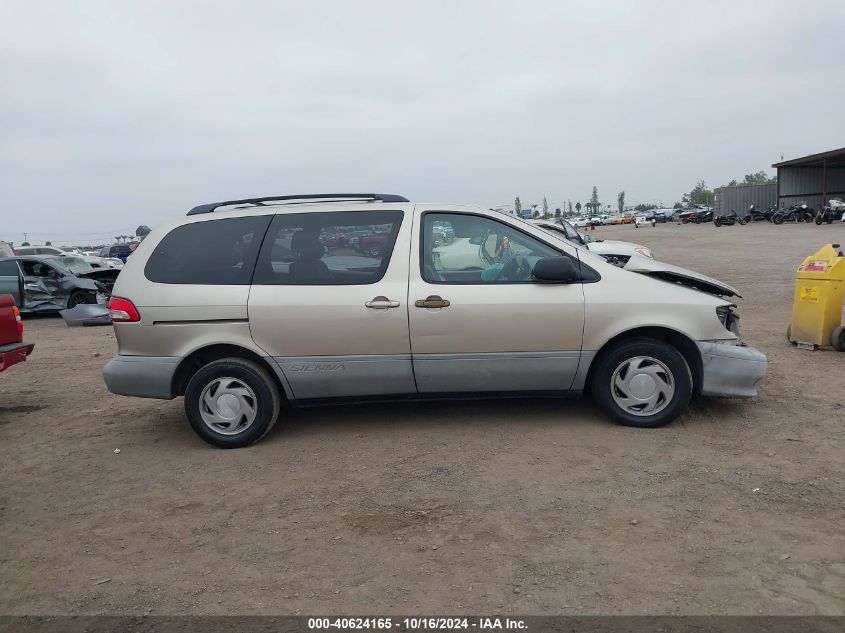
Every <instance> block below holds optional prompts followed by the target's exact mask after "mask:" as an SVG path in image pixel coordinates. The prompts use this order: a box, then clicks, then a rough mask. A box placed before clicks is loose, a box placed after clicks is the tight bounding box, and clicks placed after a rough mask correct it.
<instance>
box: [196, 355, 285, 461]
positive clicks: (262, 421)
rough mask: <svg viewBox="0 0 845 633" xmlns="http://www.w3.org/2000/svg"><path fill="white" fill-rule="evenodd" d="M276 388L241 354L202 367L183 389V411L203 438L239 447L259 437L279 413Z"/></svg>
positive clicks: (272, 382)
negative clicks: (238, 356)
mask: <svg viewBox="0 0 845 633" xmlns="http://www.w3.org/2000/svg"><path fill="white" fill-rule="evenodd" d="M280 408H281V397H280V395H279V388H278V386H277V385H276V383H275V381H274V380H273V378H272V377H271V376H270V374H269V373H268V372H267V370H266V369H264V368H263V367H261V366H260V365H258V364H257V363H254V362H252V361H249V360H246V359H243V358H223V359H221V360H217V361H214V362H212V363H209V364H208V365H206V366H204V367H202V368H201V369H200V370H199V371H198V372H197V373H196V374H194V375H193V377H192V378H191V380H190V381H189V382H188V387H187V389H186V390H185V415H186V416H187V417H188V422H190V424H191V427H192V428H193V429H194V431H195V432H196V434H197V435H199V436H200V437H201V438H202V439H203V440H205V441H206V442H208V443H209V444H212V445H213V446H217V447H219V448H240V447H242V446H248V445H250V444H253V443H255V442H257V441H258V440H260V439H261V438H262V437H264V436H265V435H266V434H267V433H269V432H270V429H272V428H273V425H275V424H276V420H277V418H278V417H279V410H280Z"/></svg>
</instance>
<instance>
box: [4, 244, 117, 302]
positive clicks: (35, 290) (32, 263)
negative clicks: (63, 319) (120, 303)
mask: <svg viewBox="0 0 845 633" xmlns="http://www.w3.org/2000/svg"><path fill="white" fill-rule="evenodd" d="M68 259H78V258H73V257H72V256H67V257H62V258H58V257H46V256H44V257H41V256H29V257H20V256H19V257H7V258H4V259H0V293H3V294H10V295H12V296H13V297H14V298H15V303H16V304H17V305H18V306H19V307H20V311H21V313H23V314H28V313H30V314H31V313H40V312H56V311H59V310H64V309H66V308H73V307H75V306H77V305H79V304H82V303H97V295H98V293H100V294H103V295H104V296H105V291H106V289H107V288H108V289H109V290H110V287H111V286H113V285H114V280H115V279H116V277H117V273H119V272H120V271H117V270H103V271H94V272H96V273H111V274H112V275H113V277H112V278H111V279H108V280H106V281H105V282H98V281H97V280H96V278H93V277H91V276H90V271H88V273H87V274H88V275H89V276H86V272H84V271H83V272H82V273H75V272H73V270H72V268H71V267H69V266H66V265H65V261H66V260H68ZM83 263H84V262H83Z"/></svg>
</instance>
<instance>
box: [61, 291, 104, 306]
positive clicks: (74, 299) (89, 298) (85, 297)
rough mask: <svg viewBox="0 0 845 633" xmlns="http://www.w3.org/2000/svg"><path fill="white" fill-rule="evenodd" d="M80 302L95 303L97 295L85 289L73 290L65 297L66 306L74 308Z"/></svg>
mask: <svg viewBox="0 0 845 633" xmlns="http://www.w3.org/2000/svg"><path fill="white" fill-rule="evenodd" d="M82 303H97V295H96V294H94V295H92V294H91V293H90V292H88V291H87V290H74V291H73V292H71V293H70V296H69V297H68V298H67V308H68V310H70V309H71V308H75V307H76V306H78V305H80V304H82Z"/></svg>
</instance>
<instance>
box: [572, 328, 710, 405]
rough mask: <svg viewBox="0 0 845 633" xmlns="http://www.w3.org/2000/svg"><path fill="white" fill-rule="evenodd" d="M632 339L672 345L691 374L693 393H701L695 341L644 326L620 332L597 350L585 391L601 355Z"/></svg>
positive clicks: (701, 370)
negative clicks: (644, 339) (647, 339)
mask: <svg viewBox="0 0 845 633" xmlns="http://www.w3.org/2000/svg"><path fill="white" fill-rule="evenodd" d="M632 338H652V339H656V340H658V341H663V342H664V343H669V344H670V345H672V346H673V347H674V348H675V349H677V350H678V351H679V352H680V353H681V356H683V357H684V360H686V361H687V365H688V366H689V368H690V373H691V374H692V385H693V392H695V393H700V392H701V385H702V382H703V377H704V363H703V361H702V359H701V352H700V351H699V349H698V345H696V344H695V341H693V340H692V339H691V338H689V337H688V336H687V335H686V334H684V333H683V332H679V331H678V330H673V329H672V328H668V327H663V326H646V327H639V328H634V329H631V330H625V331H624V332H620V333H619V334H616V335H615V336H613V337H612V338H610V339H608V340H607V341H606V342H605V343H604V345H602V346H601V348H599V350H598V351H597V352H596V355H595V356H594V357H593V360H592V362H591V363H590V369H589V370H588V372H587V378H586V381H585V383H584V390H585V391H586V390H588V389H589V388H590V383H591V381H592V378H593V373H594V372H595V369H596V367H597V366H598V364H599V363H598V361H599V359H600V358H601V357H602V355H604V354H606V353H607V352H609V351H610V350H612V349H613V348H614V347H616V346H617V345H619V344H620V343H622V342H624V341H627V340H630V339H632Z"/></svg>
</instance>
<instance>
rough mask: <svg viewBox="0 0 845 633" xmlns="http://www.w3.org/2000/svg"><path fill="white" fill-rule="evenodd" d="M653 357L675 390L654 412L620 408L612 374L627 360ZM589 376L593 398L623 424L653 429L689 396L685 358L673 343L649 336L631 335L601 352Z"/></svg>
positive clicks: (671, 417)
mask: <svg viewBox="0 0 845 633" xmlns="http://www.w3.org/2000/svg"><path fill="white" fill-rule="evenodd" d="M640 356H641V357H648V358H653V359H656V360H658V361H660V363H662V364H663V365H664V366H665V368H666V369H668V370H669V373H670V374H671V376H670V377H671V379H672V383H673V385H674V393H673V394H672V396H671V398H670V399H669V400H668V404H666V405H665V406H664V407H663V408H662V409H661V410H659V411H657V412H656V413H654V414H653V415H636V414H633V413H630V412H628V411H626V410H625V409H623V408H622V407H621V406H620V405H619V404H618V403H617V402H616V400H614V392H613V391H612V390H614V389H616V388H615V386H614V384H613V378H614V374H615V373H616V371H617V369H618V368H619V367H620V366H621V365H622V364H624V362H625V361H626V360H629V359H633V358H635V357H640ZM596 363H597V365H596V368H595V371H594V372H593V374H592V377H591V390H592V393H593V399H594V400H595V402H596V404H597V405H598V407H599V408H600V409H601V410H602V411H603V412H604V413H605V415H607V416H608V417H609V418H610V419H611V420H613V421H614V422H616V423H617V424H621V425H623V426H634V427H637V428H648V429H653V428H657V427H660V426H664V425H666V424H669V423H670V422H671V421H672V420H674V419H675V418H677V417H678V416H679V415H680V414H681V412H682V411H683V410H684V409H685V408H686V406H687V404H688V403H689V400H690V397H691V396H692V390H693V385H692V374H691V372H690V368H689V366H688V365H687V362H686V360H685V359H684V357H683V356H682V355H681V353H680V352H679V351H678V350H677V349H676V348H675V347H674V346H672V345H670V344H668V343H664V342H663V341H658V340H657V339H652V338H645V337H642V338H632V339H629V340H627V341H623V342H621V343H619V344H618V345H617V346H615V347H613V348H612V349H610V350H608V351H606V352H603V353H602V354H601V356H600V357H599V358H598V359H597V360H596Z"/></svg>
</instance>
